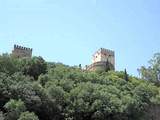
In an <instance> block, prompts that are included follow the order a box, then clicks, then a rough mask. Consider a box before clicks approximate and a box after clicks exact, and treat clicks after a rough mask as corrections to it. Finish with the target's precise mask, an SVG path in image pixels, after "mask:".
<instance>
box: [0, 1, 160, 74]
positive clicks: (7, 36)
mask: <svg viewBox="0 0 160 120" xmlns="http://www.w3.org/2000/svg"><path fill="white" fill-rule="evenodd" d="M14 44H18V45H24V46H27V47H31V48H33V55H35V56H42V57H44V58H45V59H46V60H47V61H55V62H62V63H64V64H68V65H78V64H80V63H81V64H82V65H83V66H84V65H86V64H90V63H91V57H92V54H93V53H94V52H95V51H96V50H97V49H99V48H101V47H104V48H108V49H111V50H114V51H115V54H116V70H124V69H125V68H127V70H128V72H129V73H130V74H132V75H138V72H137V68H139V67H140V66H141V65H146V64H147V61H148V60H149V59H150V58H151V57H152V55H153V54H154V53H156V52H160V1H159V0H0V53H5V52H9V53H10V52H11V50H12V49H13V45H14Z"/></svg>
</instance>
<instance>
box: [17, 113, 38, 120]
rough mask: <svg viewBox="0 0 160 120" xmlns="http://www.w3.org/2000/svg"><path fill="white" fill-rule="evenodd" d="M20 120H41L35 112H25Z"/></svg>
mask: <svg viewBox="0 0 160 120" xmlns="http://www.w3.org/2000/svg"><path fill="white" fill-rule="evenodd" d="M18 120H39V119H38V117H37V116H36V115H35V114H34V113H33V112H31V113H30V112H28V111H27V112H23V113H21V115H20V117H19V119H18Z"/></svg>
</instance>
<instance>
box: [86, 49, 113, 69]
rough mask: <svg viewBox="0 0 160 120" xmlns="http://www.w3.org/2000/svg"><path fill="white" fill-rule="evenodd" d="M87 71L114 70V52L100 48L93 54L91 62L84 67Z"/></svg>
mask: <svg viewBox="0 0 160 120" xmlns="http://www.w3.org/2000/svg"><path fill="white" fill-rule="evenodd" d="M86 69H87V70H89V71H95V70H98V69H100V70H107V69H109V70H115V53H114V51H112V50H108V49H105V48H100V49H99V50H98V51H96V52H95V53H94V54H93V58H92V64H91V65H89V66H87V68H86Z"/></svg>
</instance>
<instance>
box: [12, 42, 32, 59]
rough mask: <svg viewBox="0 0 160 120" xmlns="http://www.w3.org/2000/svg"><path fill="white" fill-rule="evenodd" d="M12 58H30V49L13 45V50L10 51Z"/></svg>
mask: <svg viewBox="0 0 160 120" xmlns="http://www.w3.org/2000/svg"><path fill="white" fill-rule="evenodd" d="M12 56H13V57H17V58H23V57H29V58H31V57H32V49H31V48H26V47H22V46H19V45H14V49H13V50H12Z"/></svg>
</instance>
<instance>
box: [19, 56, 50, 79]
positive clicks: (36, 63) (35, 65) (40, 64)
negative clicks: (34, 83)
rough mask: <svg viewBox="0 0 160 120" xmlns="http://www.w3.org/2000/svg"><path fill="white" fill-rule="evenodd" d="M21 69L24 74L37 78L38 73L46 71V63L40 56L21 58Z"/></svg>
mask: <svg viewBox="0 0 160 120" xmlns="http://www.w3.org/2000/svg"><path fill="white" fill-rule="evenodd" d="M20 63H21V69H22V72H23V73H24V74H25V75H29V76H32V77H34V79H36V80H37V79H38V76H39V75H40V74H45V73H46V72H47V63H46V62H45V60H44V59H43V58H42V57H33V58H31V59H30V58H23V59H21V62H20Z"/></svg>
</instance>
